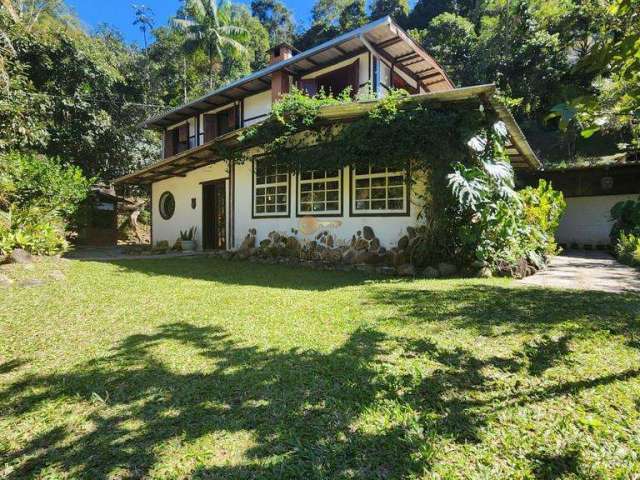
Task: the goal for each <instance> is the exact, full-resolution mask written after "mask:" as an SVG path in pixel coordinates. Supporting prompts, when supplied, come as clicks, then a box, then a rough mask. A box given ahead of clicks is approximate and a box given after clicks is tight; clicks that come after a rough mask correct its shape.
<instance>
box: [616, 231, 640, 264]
mask: <svg viewBox="0 0 640 480" xmlns="http://www.w3.org/2000/svg"><path fill="white" fill-rule="evenodd" d="M615 253H616V256H617V257H618V259H619V260H620V261H621V262H622V263H626V264H627V265H633V266H640V235H634V234H633V233H625V232H620V234H619V236H618V238H617V243H616V246H615Z"/></svg>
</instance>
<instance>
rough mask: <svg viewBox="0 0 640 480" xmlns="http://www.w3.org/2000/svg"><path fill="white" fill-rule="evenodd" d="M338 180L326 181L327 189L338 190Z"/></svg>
mask: <svg viewBox="0 0 640 480" xmlns="http://www.w3.org/2000/svg"><path fill="white" fill-rule="evenodd" d="M338 183H339V182H327V190H338V188H339V187H338Z"/></svg>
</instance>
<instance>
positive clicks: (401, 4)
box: [371, 0, 409, 26]
mask: <svg viewBox="0 0 640 480" xmlns="http://www.w3.org/2000/svg"><path fill="white" fill-rule="evenodd" d="M385 15H389V16H390V17H391V18H393V19H394V20H395V21H396V22H398V23H399V24H400V25H403V26H404V25H406V23H407V16H408V15H409V3H408V1H407V0H375V1H374V2H373V3H372V4H371V19H372V20H376V19H378V18H382V17H384V16H385Z"/></svg>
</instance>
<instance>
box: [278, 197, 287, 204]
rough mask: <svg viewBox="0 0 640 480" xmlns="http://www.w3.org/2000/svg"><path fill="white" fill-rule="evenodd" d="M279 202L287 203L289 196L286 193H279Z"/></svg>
mask: <svg viewBox="0 0 640 480" xmlns="http://www.w3.org/2000/svg"><path fill="white" fill-rule="evenodd" d="M277 202H278V203H287V196H286V195H278V200H277Z"/></svg>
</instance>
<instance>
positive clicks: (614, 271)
mask: <svg viewBox="0 0 640 480" xmlns="http://www.w3.org/2000/svg"><path fill="white" fill-rule="evenodd" d="M518 283H519V284H520V285H523V286H537V287H551V288H573V289H581V290H600V291H604V292H618V293H620V292H639V293H640V272H639V271H638V270H636V269H634V268H631V267H627V266H626V265H623V264H621V263H620V262H618V261H617V260H615V259H614V258H613V257H612V256H611V255H609V254H608V253H606V252H599V251H569V252H566V253H564V254H563V255H560V256H558V257H555V258H553V260H551V264H550V265H549V267H548V268H547V269H546V270H543V271H541V272H539V273H537V274H535V275H533V276H531V277H527V278H525V279H524V280H521V281H519V282H518Z"/></svg>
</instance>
